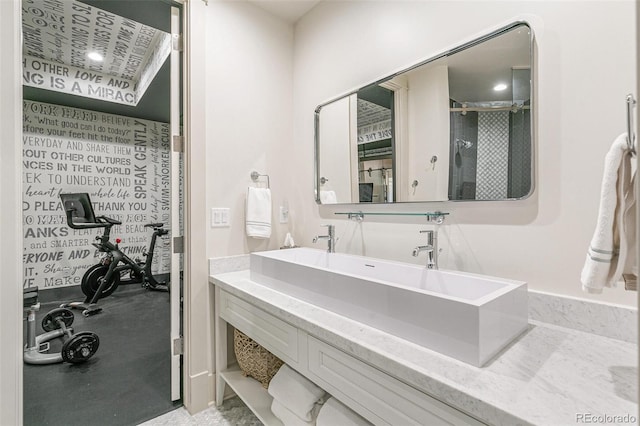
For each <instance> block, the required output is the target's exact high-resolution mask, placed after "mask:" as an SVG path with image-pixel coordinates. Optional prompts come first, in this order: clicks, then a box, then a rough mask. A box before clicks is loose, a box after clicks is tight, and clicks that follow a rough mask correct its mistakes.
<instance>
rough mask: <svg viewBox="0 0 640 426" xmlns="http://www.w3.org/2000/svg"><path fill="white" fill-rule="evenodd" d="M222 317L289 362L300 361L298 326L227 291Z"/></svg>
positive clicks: (222, 294) (222, 293)
mask: <svg viewBox="0 0 640 426" xmlns="http://www.w3.org/2000/svg"><path fill="white" fill-rule="evenodd" d="M219 302H220V305H219V306H220V317H221V318H222V319H224V320H225V321H226V322H228V323H229V324H231V325H233V326H234V327H235V328H237V329H238V330H240V331H242V332H243V333H244V334H246V335H247V336H249V337H251V338H252V339H253V340H255V341H256V342H258V343H259V344H260V345H262V346H263V347H265V348H266V349H267V350H268V351H269V352H271V353H273V354H274V355H275V356H277V357H278V358H280V359H282V360H283V361H284V362H286V363H287V364H294V365H295V364H297V363H298V329H297V328H295V327H293V326H292V325H291V324H288V323H286V322H284V321H282V320H280V319H278V318H276V317H274V316H273V315H271V314H268V313H266V312H265V311H263V310H261V309H259V308H256V307H255V306H253V305H251V304H250V303H247V302H245V301H243V300H241V299H239V298H237V297H235V296H233V295H231V294H229V293H227V292H225V291H220V301H219Z"/></svg>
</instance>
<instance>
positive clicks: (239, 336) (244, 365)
mask: <svg viewBox="0 0 640 426" xmlns="http://www.w3.org/2000/svg"><path fill="white" fill-rule="evenodd" d="M233 350H234V352H235V353H236V359H237V360H238V365H239V366H240V369H241V370H242V374H244V375H245V376H249V377H253V378H254V379H256V380H257V381H259V382H260V383H262V386H263V387H264V388H265V389H266V388H268V387H269V382H270V381H271V378H272V377H273V376H275V374H276V373H277V372H278V370H279V369H280V367H281V366H282V364H284V362H282V361H281V360H280V359H279V358H278V357H276V356H275V355H273V354H272V353H271V352H269V351H268V350H266V349H265V348H263V347H262V346H260V345H259V344H257V343H256V342H255V341H253V340H252V339H251V338H250V337H248V336H247V335H246V334H244V333H242V332H241V331H238V330H236V329H234V330H233Z"/></svg>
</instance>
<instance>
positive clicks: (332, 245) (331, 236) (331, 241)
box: [313, 225, 336, 253]
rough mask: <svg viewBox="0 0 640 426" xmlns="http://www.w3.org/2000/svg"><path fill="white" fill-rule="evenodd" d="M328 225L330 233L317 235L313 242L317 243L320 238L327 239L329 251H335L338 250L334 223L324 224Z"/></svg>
mask: <svg viewBox="0 0 640 426" xmlns="http://www.w3.org/2000/svg"><path fill="white" fill-rule="evenodd" d="M322 226H326V227H327V234H328V235H317V236H315V237H313V242H314V243H317V242H318V240H327V245H328V247H327V252H329V253H335V251H336V237H335V227H334V226H333V225H322Z"/></svg>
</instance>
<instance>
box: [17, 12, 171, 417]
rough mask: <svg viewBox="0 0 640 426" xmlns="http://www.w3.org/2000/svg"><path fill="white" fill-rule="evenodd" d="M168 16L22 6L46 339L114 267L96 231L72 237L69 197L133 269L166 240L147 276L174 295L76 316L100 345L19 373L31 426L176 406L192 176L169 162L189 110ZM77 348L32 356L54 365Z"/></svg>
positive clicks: (30, 282)
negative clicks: (50, 321) (99, 222)
mask: <svg viewBox="0 0 640 426" xmlns="http://www.w3.org/2000/svg"><path fill="white" fill-rule="evenodd" d="M173 9H174V10H173V11H172V4H169V3H167V2H164V1H144V2H125V1H98V0H91V1H90V0H84V1H69V0H65V1H54V0H25V1H23V31H24V45H23V71H24V73H23V84H24V92H23V94H24V126H23V145H24V146H23V183H24V185H23V226H24V251H23V266H24V277H25V280H24V283H23V287H24V288H33V287H36V286H37V287H38V299H39V300H38V301H39V303H40V308H39V310H38V311H37V312H35V316H36V321H35V322H36V324H37V327H38V330H37V332H38V333H41V332H43V330H42V329H41V328H40V323H41V321H42V319H43V318H45V317H46V314H47V313H48V312H50V311H51V310H53V309H56V308H58V307H59V306H60V305H61V304H65V303H67V302H70V301H79V300H83V299H85V298H88V296H87V295H86V293H84V291H81V287H82V286H81V284H82V282H83V277H84V276H85V274H86V273H87V271H89V270H90V269H91V268H92V267H93V266H95V265H96V264H97V263H98V262H100V261H101V259H103V257H104V255H105V253H104V252H100V250H97V249H96V248H95V247H94V246H92V243H93V242H94V239H95V238H96V237H97V236H99V235H101V233H102V230H101V229H91V230H89V229H81V230H76V229H71V228H70V227H69V226H67V223H66V217H65V211H64V208H63V206H62V204H61V203H60V198H59V194H60V193H87V194H89V195H90V197H91V201H92V207H93V209H94V210H95V213H96V215H104V216H107V217H110V218H112V219H115V220H117V221H119V222H121V224H118V225H115V226H114V227H113V229H112V234H111V235H112V240H113V242H114V243H116V242H117V240H116V238H119V239H120V240H121V241H120V243H119V247H120V248H121V251H122V252H123V253H125V254H126V255H127V256H129V257H131V258H132V259H135V258H139V259H140V260H142V261H143V260H144V258H145V256H144V254H145V252H146V251H147V250H148V247H149V243H150V238H151V232H150V230H149V228H146V227H145V226H144V225H145V224H148V223H157V222H163V223H165V225H166V228H170V230H171V232H170V234H169V235H167V236H166V237H165V238H158V241H157V242H156V250H155V252H154V262H153V266H152V272H153V274H154V276H155V277H156V278H157V279H158V280H159V281H170V283H171V291H170V292H161V291H157V292H156V291H149V289H148V288H145V287H143V286H142V285H141V284H143V283H133V284H132V285H127V286H124V285H123V286H120V287H119V288H117V289H115V291H114V292H113V294H111V295H109V296H107V297H104V298H100V299H99V300H98V301H97V304H98V305H99V306H100V307H101V308H103V311H102V312H101V313H99V314H96V315H89V316H85V315H83V311H82V310H72V312H73V314H74V315H73V325H71V327H73V331H72V335H75V334H78V333H81V332H89V331H90V332H92V333H94V334H95V335H97V336H98V337H99V347H98V348H97V350H96V351H95V354H94V355H93V356H91V357H90V358H89V359H88V360H87V361H86V362H83V363H79V364H74V363H68V362H63V363H55V364H46V365H26V364H25V365H24V374H23V380H24V398H23V400H24V424H25V425H30V424H86V423H87V422H90V423H91V424H101V423H103V424H110V425H111V424H133V423H139V422H141V421H144V420H146V419H149V418H152V417H155V416H157V415H159V414H162V413H164V412H166V411H169V410H171V409H173V408H174V407H175V406H176V405H180V385H179V381H180V380H179V378H180V371H179V370H180V354H179V352H177V351H174V350H173V347H174V345H173V342H172V340H173V339H174V338H175V335H176V334H178V335H179V334H180V324H179V319H178V318H179V312H180V306H179V305H180V293H181V287H182V285H181V279H180V275H181V274H180V271H181V265H182V259H181V255H180V254H179V253H177V252H178V251H179V250H176V248H175V243H176V240H174V237H180V236H181V235H182V228H181V219H180V212H181V206H182V204H183V203H182V201H181V200H182V192H181V191H180V190H179V182H180V181H181V179H180V177H181V175H182V173H183V172H182V167H181V159H180V158H179V157H180V154H179V153H177V152H175V150H174V149H173V135H179V132H180V123H179V120H180V110H179V105H180V104H181V102H180V92H179V87H180V85H179V81H180V77H179V75H180V69H179V63H180V61H179V60H174V59H176V58H175V56H176V54H175V52H174V48H173V47H174V46H173V37H171V34H172V33H174V32H175V23H176V22H177V23H179V22H180V18H179V10H178V11H176V9H175V8H173ZM176 13H177V14H176ZM172 24H174V25H173V31H172ZM90 52H95V53H98V54H99V55H100V56H101V57H102V58H101V59H95V58H90V57H88V56H87V55H88V54H89V53H90ZM176 64H177V68H176ZM172 86H173V88H174V89H173V90H172ZM175 88H178V91H177V92H176V90H175ZM120 278H121V279H122V280H123V281H126V279H127V278H128V277H126V276H122V277H120ZM176 330H177V331H176ZM70 338H71V336H66V337H64V338H61V339H56V340H55V341H51V343H50V347H49V348H48V349H47V348H45V347H44V346H43V347H38V348H37V349H38V350H40V351H43V352H49V353H56V352H57V351H60V350H61V347H62V346H63V345H64V344H65V343H66V342H65V341H67V340H69V339H70ZM45 349H47V350H46V351H45ZM176 361H177V363H176ZM172 382H173V383H172ZM176 385H177V389H178V390H177V396H176V391H175V386H176ZM172 386H173V389H172ZM173 400H177V402H175V401H173Z"/></svg>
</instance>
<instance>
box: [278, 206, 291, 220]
mask: <svg viewBox="0 0 640 426" xmlns="http://www.w3.org/2000/svg"><path fill="white" fill-rule="evenodd" d="M279 218H280V223H288V222H289V209H288V208H286V207H284V206H280V217H279Z"/></svg>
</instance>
